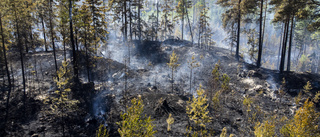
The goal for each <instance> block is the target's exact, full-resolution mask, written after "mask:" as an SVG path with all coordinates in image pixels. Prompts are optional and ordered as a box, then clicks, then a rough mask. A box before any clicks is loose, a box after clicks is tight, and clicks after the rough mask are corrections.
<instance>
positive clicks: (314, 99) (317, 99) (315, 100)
mask: <svg viewBox="0 0 320 137" xmlns="http://www.w3.org/2000/svg"><path fill="white" fill-rule="evenodd" d="M319 100H320V91H318V92H317V93H316V95H315V96H314V98H313V101H314V102H315V103H318V102H319Z"/></svg>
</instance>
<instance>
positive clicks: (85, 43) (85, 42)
mask: <svg viewBox="0 0 320 137" xmlns="http://www.w3.org/2000/svg"><path fill="white" fill-rule="evenodd" d="M84 47H85V48H86V66H87V75H88V82H91V80H90V70H89V55H88V47H87V33H86V32H85V38H84Z"/></svg>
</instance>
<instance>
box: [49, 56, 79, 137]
mask: <svg viewBox="0 0 320 137" xmlns="http://www.w3.org/2000/svg"><path fill="white" fill-rule="evenodd" d="M70 75H71V73H70V69H69V68H68V63H67V62H65V61H63V62H62V66H61V67H60V69H59V70H58V72H57V77H55V78H54V81H55V82H56V85H57V87H58V90H56V91H55V92H54V95H53V96H50V97H48V98H47V99H45V101H44V103H45V104H48V105H49V106H50V107H49V109H48V110H47V111H46V113H48V114H51V115H54V116H55V117H57V118H59V119H60V120H61V124H62V125H61V126H62V133H63V136H64V125H65V123H64V122H65V118H66V117H68V115H69V114H71V113H74V112H75V111H77V104H78V103H79V101H78V100H75V99H71V97H70V95H71V89H70V87H71V81H70V80H71V79H72V77H71V76H70Z"/></svg>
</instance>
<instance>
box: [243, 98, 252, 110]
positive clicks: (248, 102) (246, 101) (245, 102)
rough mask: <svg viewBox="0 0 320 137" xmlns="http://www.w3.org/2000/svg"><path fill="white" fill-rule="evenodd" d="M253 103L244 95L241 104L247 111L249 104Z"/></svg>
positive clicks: (249, 107)
mask: <svg viewBox="0 0 320 137" xmlns="http://www.w3.org/2000/svg"><path fill="white" fill-rule="evenodd" d="M252 103H253V100H252V98H250V97H244V99H243V102H242V104H243V105H244V106H245V107H246V108H247V112H250V111H251V105H252Z"/></svg>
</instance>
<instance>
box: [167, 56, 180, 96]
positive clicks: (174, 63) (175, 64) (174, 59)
mask: <svg viewBox="0 0 320 137" xmlns="http://www.w3.org/2000/svg"><path fill="white" fill-rule="evenodd" d="M178 60H179V57H178V56H177V55H176V53H174V51H173V52H172V54H171V55H170V62H169V63H167V65H168V66H169V68H170V69H171V79H172V91H171V92H173V83H174V79H173V73H174V71H175V70H176V69H177V67H179V66H180V64H178Z"/></svg>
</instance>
